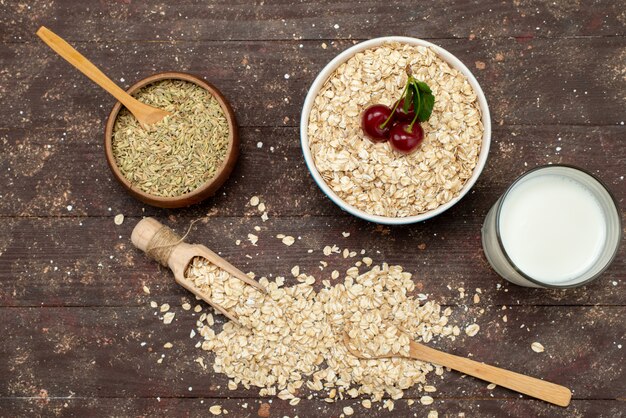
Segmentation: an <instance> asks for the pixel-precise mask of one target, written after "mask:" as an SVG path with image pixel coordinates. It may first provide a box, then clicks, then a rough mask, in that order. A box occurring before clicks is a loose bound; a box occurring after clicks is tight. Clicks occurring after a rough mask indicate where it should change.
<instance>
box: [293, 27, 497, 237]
mask: <svg viewBox="0 0 626 418" xmlns="http://www.w3.org/2000/svg"><path fill="white" fill-rule="evenodd" d="M388 42H402V43H406V44H411V45H416V46H427V47H430V48H432V49H433V50H434V51H435V52H436V53H437V55H439V57H440V58H442V59H443V60H444V61H446V62H447V63H448V64H450V66H452V67H454V68H456V69H457V70H458V71H460V72H461V73H463V75H465V77H467V79H468V81H469V83H470V84H471V86H472V88H473V89H474V91H475V92H476V95H477V97H478V104H479V106H480V111H481V114H482V122H483V127H484V134H483V141H482V145H481V148H480V155H479V156H478V163H477V164H476V167H475V168H474V172H473V173H472V176H471V177H470V178H469V179H468V180H467V182H466V183H465V185H464V186H463V188H462V189H461V191H460V193H459V194H458V195H457V196H456V197H455V198H454V199H452V200H450V201H449V202H448V203H445V204H443V205H441V206H439V207H437V208H436V209H433V210H431V211H428V212H425V213H421V214H419V215H414V216H407V217H402V218H393V217H388V216H379V215H372V214H369V213H367V212H365V211H362V210H360V209H357V208H355V207H354V206H351V205H349V204H347V203H346V202H344V201H343V200H341V198H339V196H337V195H336V194H335V192H333V191H332V190H331V188H330V187H329V186H328V184H326V182H325V181H324V179H323V178H322V176H321V175H320V173H319V172H318V171H317V168H316V167H315V163H314V161H313V156H312V155H311V148H310V147H309V137H308V134H307V131H308V124H309V114H310V113H311V108H312V107H313V103H314V102H315V98H316V97H317V93H318V92H319V91H320V89H321V88H322V86H323V85H324V83H325V82H326V80H327V79H328V78H329V77H330V76H331V74H332V73H333V71H335V70H336V69H337V67H339V66H340V65H341V64H343V63H344V62H346V61H347V60H348V59H349V58H351V57H352V56H353V55H355V54H356V53H358V52H361V51H363V50H366V49H369V48H373V47H377V46H380V45H382V44H385V43H388ZM300 142H301V145H302V152H303V153H304V160H305V161H306V165H307V167H308V168H309V171H310V172H311V175H312V176H313V179H315V182H316V183H317V185H318V186H319V187H320V189H322V191H323V192H324V193H325V194H326V196H328V197H329V198H330V199H331V200H332V201H333V202H335V203H336V204H337V205H338V206H339V207H340V208H342V209H343V210H345V211H346V212H349V213H351V214H352V215H354V216H358V217H359V218H362V219H365V220H367V221H370V222H376V223H379V224H386V225H405V224H411V223H415V222H420V221H424V220H426V219H430V218H432V217H433V216H437V215H439V214H440V213H442V212H445V211H446V210H448V209H449V208H451V207H452V206H454V205H455V204H456V203H457V202H458V201H459V200H461V199H462V198H463V196H465V195H466V194H467V192H468V191H469V190H470V189H471V188H472V186H473V185H474V183H476V180H478V176H480V173H481V172H482V171H483V168H484V167H485V163H486V162H487V154H489V145H490V144H491V117H490V116H489V107H488V106H487V99H485V94H484V93H483V90H482V89H481V88H480V85H479V84H478V81H476V78H474V75H473V74H472V73H471V72H470V70H469V69H468V68H467V67H466V66H465V65H464V64H463V63H462V62H461V61H459V59H458V58H456V57H455V56H454V55H452V54H451V53H449V52H448V51H446V50H445V49H443V48H441V47H439V46H437V45H434V44H431V43H430V42H426V41H423V40H421V39H416V38H409V37H403V36H385V37H382V38H375V39H370V40H369V41H365V42H361V43H360V44H357V45H354V46H353V47H350V48H348V49H346V50H345V51H343V52H342V53H341V54H339V55H337V56H336V57H335V58H334V59H333V60H332V61H331V62H329V63H328V65H326V67H324V69H323V70H322V71H321V72H320V73H319V75H318V76H317V78H315V81H313V85H312V86H311V88H310V89H309V92H308V94H307V96H306V99H305V100H304V107H303V108H302V115H301V117H300Z"/></svg>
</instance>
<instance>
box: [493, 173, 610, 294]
mask: <svg viewBox="0 0 626 418" xmlns="http://www.w3.org/2000/svg"><path fill="white" fill-rule="evenodd" d="M621 236H622V226H621V213H620V210H619V208H618V206H617V202H616V201H615V198H614V197H613V195H611V193H610V192H609V191H608V189H607V188H606V186H604V184H603V183H602V182H601V181H600V180H599V179H597V178H596V177H594V176H593V175H591V174H590V173H587V172H586V171H584V170H581V169H579V168H575V167H571V166H566V165H548V166H542V167H537V168H535V169H533V170H530V171H528V172H527V173H525V174H523V175H522V176H520V177H519V178H518V179H517V180H515V182H513V184H512V185H511V186H510V187H509V188H508V189H507V191H506V192H505V193H504V194H503V195H502V196H501V197H500V199H498V201H497V202H496V204H495V205H494V206H493V207H492V208H491V210H490V211H489V213H488V214H487V218H486V219H485V223H484V224H483V228H482V240H483V249H484V251H485V255H486V256H487V260H489V263H490V264H491V266H492V267H493V269H494V270H495V271H496V272H497V273H498V274H500V276H502V277H504V278H505V279H507V280H508V281H510V282H512V283H515V284H518V285H520V286H528V287H542V288H568V287H576V286H582V285H585V284H587V283H589V282H590V281H592V280H594V279H595V278H597V277H598V276H599V275H600V274H602V272H603V271H604V270H606V268H607V267H608V266H609V264H611V262H612V261H613V259H614V258H615V256H616V254H617V249H618V247H619V244H620V241H621Z"/></svg>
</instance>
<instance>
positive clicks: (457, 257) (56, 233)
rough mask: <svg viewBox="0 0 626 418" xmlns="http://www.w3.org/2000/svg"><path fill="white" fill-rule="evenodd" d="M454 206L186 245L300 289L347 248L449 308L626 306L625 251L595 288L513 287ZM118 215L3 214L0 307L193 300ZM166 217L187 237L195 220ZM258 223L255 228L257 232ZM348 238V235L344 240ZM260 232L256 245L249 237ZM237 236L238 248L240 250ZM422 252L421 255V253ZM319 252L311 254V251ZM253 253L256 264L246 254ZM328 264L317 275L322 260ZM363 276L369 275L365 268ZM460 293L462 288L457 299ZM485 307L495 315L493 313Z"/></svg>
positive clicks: (286, 223) (209, 231)
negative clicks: (390, 219) (425, 215)
mask: <svg viewBox="0 0 626 418" xmlns="http://www.w3.org/2000/svg"><path fill="white" fill-rule="evenodd" d="M458 214H459V212H457V211H456V210H453V211H452V212H451V213H450V214H449V215H443V216H441V217H439V218H437V219H436V220H433V221H432V222H431V221H429V222H426V223H424V224H420V225H416V226H411V227H405V228H383V227H379V226H376V225H374V224H368V223H365V222H362V221H358V220H356V219H354V218H345V217H344V218H335V217H289V218H287V217H276V218H270V220H269V221H267V222H266V223H263V222H261V220H260V219H259V217H258V216H255V217H250V218H228V217H213V218H210V219H209V220H208V221H207V223H197V224H196V225H195V226H194V228H193V231H192V232H191V233H190V235H189V237H188V239H187V241H188V242H191V243H201V244H204V245H206V246H207V247H209V248H212V249H213V250H215V251H218V252H220V253H221V254H222V255H223V256H224V257H225V258H226V259H228V260H229V261H231V262H232V263H233V264H235V265H237V266H239V267H240V268H241V269H242V270H244V271H254V272H255V273H256V274H257V275H259V276H263V275H266V276H269V275H270V274H271V275H272V277H276V276H278V275H281V276H285V277H286V278H287V279H286V282H287V283H288V284H289V283H294V284H295V283H296V282H295V279H293V278H292V277H291V274H290V271H291V268H292V267H293V266H294V265H299V266H300V269H301V271H304V272H308V273H309V274H313V275H314V276H315V277H317V278H318V279H320V283H321V279H325V278H330V275H331V272H332V271H333V270H334V269H337V270H339V271H340V272H342V273H343V272H345V271H346V269H347V268H349V267H351V266H352V265H354V263H355V262H356V261H358V260H359V259H360V258H359V257H360V256H359V257H355V258H348V259H344V258H343V257H342V256H341V255H334V256H332V257H327V256H324V255H323V253H322V249H323V247H324V246H326V245H331V246H332V245H335V244H336V245H337V246H338V247H340V248H341V249H342V250H343V249H344V248H349V249H350V250H355V251H360V250H361V249H365V250H366V254H367V255H368V256H370V257H371V258H372V259H373V260H374V262H376V263H382V262H387V263H389V264H398V265H401V266H403V267H404V268H405V269H406V270H407V271H410V272H412V273H414V279H415V281H416V283H417V285H418V292H420V293H428V294H429V295H431V298H432V299H434V300H436V301H438V302H440V303H444V304H451V305H458V304H472V296H473V294H474V292H475V289H476V288H480V289H481V290H482V292H483V294H482V295H481V303H480V305H481V306H485V307H486V308H488V307H491V306H492V305H496V306H498V309H499V306H500V305H507V306H509V305H535V304H538V305H544V304H545V305H572V304H574V305H597V304H600V305H626V299H625V298H626V292H625V291H624V289H625V288H626V277H625V276H624V271H626V270H625V269H626V257H625V255H626V246H623V245H622V247H621V249H620V253H619V254H618V256H617V258H616V259H615V261H614V262H613V264H612V265H611V267H610V268H609V270H607V271H606V272H605V273H604V275H603V276H602V277H601V278H600V279H598V280H597V281H595V282H594V283H592V284H590V285H588V286H586V287H583V288H577V289H568V290H563V291H556V290H540V289H530V288H523V287H519V286H515V285H510V284H508V282H506V281H505V280H503V279H501V278H500V277H499V276H498V275H497V274H496V273H495V272H494V271H493V270H491V268H490V267H489V265H488V263H487V262H486V260H485V257H484V255H483V252H482V246H481V241H480V223H477V222H466V220H465V218H464V217H462V216H457V215H458ZM113 215H114V213H112V214H111V216H109V217H102V218H63V219H57V218H45V219H39V218H23V219H15V218H5V219H4V220H3V228H2V229H1V230H0V253H1V255H0V305H2V306H42V305H47V306H142V305H143V304H145V303H147V302H148V301H149V300H150V299H151V297H156V296H147V295H145V294H144V293H143V291H142V287H143V285H147V286H149V287H150V288H151V289H153V291H154V294H155V295H159V296H160V297H161V298H165V299H167V300H178V299H179V298H181V297H184V296H188V295H189V294H188V293H187V291H186V290H184V289H183V288H181V287H180V286H178V285H177V284H176V283H175V282H174V280H173V276H172V274H171V272H170V271H169V270H166V269H164V268H161V267H159V266H158V264H157V263H156V262H154V261H152V260H150V259H148V258H147V257H146V256H145V255H144V254H143V253H141V252H139V251H138V250H136V249H135V248H134V247H133V246H132V244H131V243H130V239H129V238H130V233H131V231H132V228H133V227H134V225H135V224H136V222H137V221H138V220H139V218H126V220H125V222H124V224H123V225H121V226H116V225H114V223H113ZM161 220H162V221H163V222H164V223H166V224H167V225H169V226H171V227H172V228H174V229H175V230H177V231H179V232H180V233H181V234H182V233H184V232H185V230H186V229H187V227H188V225H189V222H190V219H189V218H174V217H172V218H170V219H163V218H161ZM257 225H258V226H260V227H261V231H259V232H257V231H255V230H254V229H253V228H254V226H257ZM342 232H350V236H349V237H348V238H344V237H343V236H342ZM249 233H254V234H256V235H258V237H259V241H258V243H257V246H253V245H252V244H251V243H250V242H249V241H247V235H248V234H249ZM279 233H283V234H290V235H292V236H294V237H301V239H300V240H298V242H297V243H296V244H294V245H293V246H291V247H286V246H285V245H284V244H282V242H281V241H280V240H278V239H276V238H275V236H276V235H277V234H279ZM236 240H241V241H242V242H241V245H239V246H238V245H236ZM420 248H422V249H420ZM309 249H312V250H314V252H313V253H308V250H309ZM248 257H250V258H248ZM321 260H324V261H326V262H328V263H329V266H328V267H327V268H325V269H324V270H323V271H321V270H320V269H319V267H320V261H321ZM363 271H365V270H363ZM459 287H463V288H465V289H466V293H467V296H466V298H465V299H464V300H459V299H458V291H457V289H458V288H459ZM489 309H493V308H492V307H491V308H489Z"/></svg>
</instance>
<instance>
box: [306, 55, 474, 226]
mask: <svg viewBox="0 0 626 418" xmlns="http://www.w3.org/2000/svg"><path fill="white" fill-rule="evenodd" d="M407 65H409V66H410V67H411V69H412V72H413V75H414V76H415V77H416V78H417V79H419V80H421V81H425V82H426V83H427V84H428V85H429V86H430V87H431V89H432V91H433V94H434V95H435V106H434V109H433V113H432V116H431V117H430V119H429V120H428V121H427V122H425V123H423V124H422V127H423V128H424V142H423V143H422V145H421V147H420V148H419V149H418V150H417V151H416V152H414V153H413V154H411V155H402V154H399V153H396V152H394V151H393V150H392V149H391V148H390V146H389V144H388V143H382V144H373V143H372V142H370V141H369V140H367V139H366V138H365V136H364V134H363V132H362V130H361V125H360V123H361V112H362V111H363V110H364V109H365V108H367V107H368V106H369V105H371V104H374V103H381V104H385V105H388V106H392V105H393V103H394V102H395V100H397V99H398V98H399V97H400V94H401V93H402V89H403V87H404V86H405V84H406V79H407V76H406V73H405V67H406V66H407ZM482 135H483V126H482V122H481V112H480V108H479V106H478V102H477V97H476V92H475V91H474V90H473V89H472V87H471V85H470V84H469V82H468V81H467V79H466V78H465V76H463V74H461V73H460V72H458V71H457V70H455V69H453V68H451V67H450V66H449V65H448V64H447V63H446V62H445V61H443V60H442V59H440V58H439V57H438V56H437V55H436V54H435V53H434V52H433V51H432V50H431V49H430V48H426V47H416V46H411V45H407V44H400V43H389V44H385V45H383V46H381V47H377V48H372V49H368V50H365V51H363V52H360V53H358V54H356V55H355V56H354V57H352V58H350V59H349V60H348V61H346V62H345V63H344V64H342V65H341V66H340V67H339V68H338V69H337V70H336V71H335V72H334V73H333V74H332V75H331V76H330V78H329V79H328V80H327V81H326V83H325V84H324V86H323V87H322V89H321V90H320V92H319V94H318V96H317V98H316V99H315V103H314V105H313V108H312V110H311V114H310V116H309V125H308V137H309V143H310V147H311V153H312V156H313V160H314V161H315V165H316V167H317V170H318V171H319V173H320V174H321V175H322V177H323V178H324V180H325V181H326V183H327V184H328V185H329V186H330V188H331V189H332V190H333V191H334V192H335V193H336V194H337V195H338V196H339V197H340V198H341V199H342V200H344V201H345V202H346V203H348V204H350V205H351V206H354V207H356V208H358V209H361V210H363V211H365V212H367V213H370V214H375V215H382V216H389V217H406V216H412V215H417V214H420V213H424V212H427V211H430V210H433V209H435V208H437V207H438V206H440V205H442V204H445V203H447V202H448V201H450V200H451V199H453V198H454V197H455V196H457V195H458V194H459V192H460V190H461V188H462V187H463V185H464V184H465V182H466V181H467V180H468V179H469V178H470V177H471V175H472V172H473V170H474V167H475V166H476V163H477V161H478V155H479V153H480V147H481V142H482Z"/></svg>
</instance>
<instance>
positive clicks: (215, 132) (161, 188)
mask: <svg viewBox="0 0 626 418" xmlns="http://www.w3.org/2000/svg"><path fill="white" fill-rule="evenodd" d="M133 96H134V97H135V98H137V99H138V100H139V101H141V102H144V103H147V104H149V105H151V106H155V107H158V108H161V109H164V110H167V111H168V112H170V113H171V115H170V116H167V117H166V118H165V119H163V120H162V121H161V122H158V123H156V124H155V125H152V126H150V128H149V130H145V129H143V128H142V127H141V126H140V125H139V123H138V122H137V119H135V117H134V116H133V115H132V114H131V113H130V112H129V111H128V109H126V108H122V110H121V111H120V113H119V115H118V117H117V119H116V121H115V126H114V127H113V141H112V143H113V156H114V157H115V161H116V163H117V166H118V167H119V169H120V171H121V172H122V175H123V176H124V177H126V178H127V179H128V180H129V181H130V182H131V183H132V184H133V186H135V187H137V188H139V189H140V190H142V191H144V192H146V193H149V194H151V195H154V196H161V197H174V196H180V195H183V194H186V193H189V192H191V191H193V190H195V189H197V188H198V187H200V186H201V185H202V184H204V183H205V182H207V181H208V180H210V179H211V178H213V176H215V174H216V172H217V170H218V168H219V167H220V165H221V164H222V162H223V161H224V159H225V158H226V153H227V151H228V145H229V134H230V131H229V127H228V121H227V118H226V115H225V114H224V111H223V110H222V108H221V106H220V104H219V103H218V101H217V100H216V99H215V97H213V95H211V93H210V92H208V91H207V90H205V89H204V88H202V87H200V86H198V85H196V84H194V83H191V82H188V81H183V80H162V81H158V82H156V83H153V84H150V85H148V86H146V87H143V88H142V89H140V90H139V91H138V92H137V93H135V94H134V95H133Z"/></svg>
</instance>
